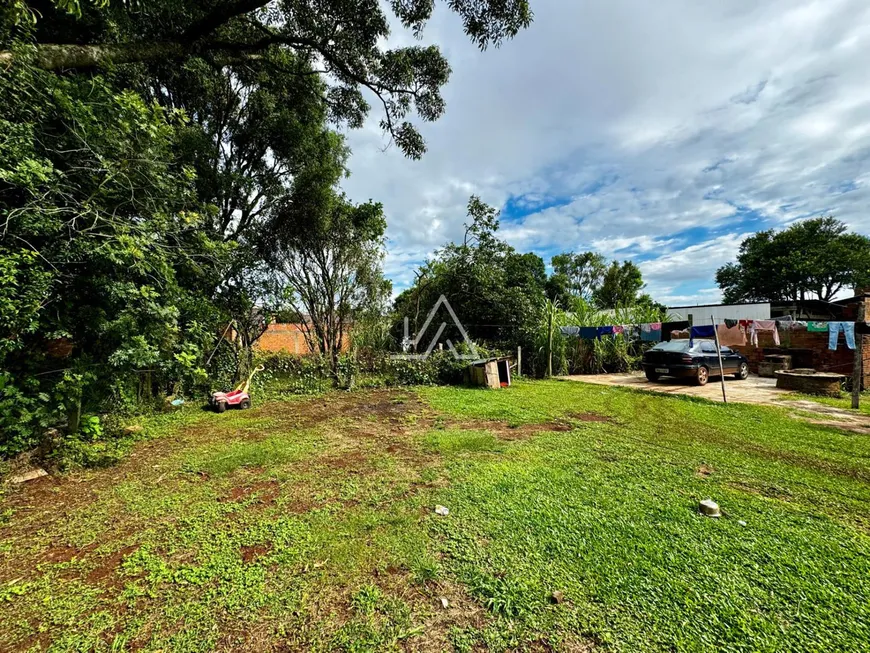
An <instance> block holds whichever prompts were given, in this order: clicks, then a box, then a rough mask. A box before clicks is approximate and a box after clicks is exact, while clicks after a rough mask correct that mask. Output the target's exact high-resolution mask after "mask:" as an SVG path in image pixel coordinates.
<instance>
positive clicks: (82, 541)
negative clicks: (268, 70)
mask: <svg viewBox="0 0 870 653" xmlns="http://www.w3.org/2000/svg"><path fill="white" fill-rule="evenodd" d="M416 395H418V396H419V397H421V398H422V400H423V401H422V402H420V401H417V400H416V398H415V396H414V393H406V392H399V391H381V392H378V393H374V394H365V393H360V394H347V393H336V394H334V395H329V396H327V397H326V398H323V399H321V398H317V399H313V400H302V401H294V402H291V403H272V404H267V405H264V406H262V407H260V408H258V409H254V410H251V411H247V412H233V413H227V414H226V415H222V416H217V415H210V414H207V413H206V414H204V415H198V416H196V417H195V418H190V417H188V416H182V417H181V418H180V419H179V422H177V423H176V424H175V425H174V426H173V424H172V423H171V419H169V418H167V420H165V423H162V424H161V425H160V429H159V432H153V431H152V433H151V434H150V437H152V438H154V439H152V440H150V441H149V442H148V443H144V444H140V445H138V446H137V449H136V450H135V452H134V455H133V457H132V458H130V459H128V460H127V461H125V462H123V463H121V464H120V465H119V466H118V467H116V468H108V469H105V470H97V471H92V472H78V473H76V474H74V475H72V476H71V477H70V478H69V479H67V480H65V481H64V482H63V484H62V485H58V486H55V485H51V484H47V485H46V486H45V487H42V488H40V489H39V490H38V491H37V490H36V489H32V488H28V487H24V488H22V489H21V490H20V491H19V492H10V493H9V494H8V495H7V496H6V497H4V499H3V505H0V513H3V514H4V520H3V522H2V524H0V649H4V650H5V649H13V650H18V649H26V648H28V647H33V648H36V647H37V646H41V647H43V648H48V647H51V648H52V650H58V651H73V650H125V649H127V648H144V649H145V650H164V651H200V650H201V651H207V650H248V651H259V650H263V651H265V650H274V649H275V648H288V649H293V650H300V649H301V650H323V651H327V650H347V651H380V650H401V649H403V648H406V649H410V650H421V649H423V650H445V649H446V650H451V649H453V650H460V651H471V650H480V649H488V650H514V649H526V648H527V649H532V650H540V649H541V648H545V647H552V648H554V649H556V650H587V649H589V648H590V647H591V648H594V649H596V650H597V649H600V650H613V651H709V650H731V651H807V650H818V651H822V650H824V651H857V650H862V649H864V648H866V644H867V642H868V641H870V536H868V533H870V518H868V515H867V509H866V506H867V505H868V504H870V464H868V463H870V440H868V439H867V438H865V437H861V436H856V435H854V434H847V433H845V432H842V431H839V430H836V429H830V428H826V427H822V426H818V425H813V424H809V423H807V422H804V421H801V420H799V419H795V418H794V417H793V416H791V415H789V414H788V412H787V411H786V410H784V409H778V408H769V407H762V406H748V405H738V404H728V405H722V404H713V403H708V402H705V401H701V400H691V399H687V398H683V397H669V396H661V395H652V394H645V393H637V392H631V391H628V390H624V389H619V388H609V387H601V386H593V385H585V384H580V383H574V382H560V381H551V382H525V383H518V384H516V385H515V386H514V387H512V388H510V389H508V390H500V391H484V390H476V389H465V388H420V389H419V390H418V391H417V393H416ZM323 402H326V405H325V407H324V406H323V405H322V404H323ZM318 406H320V407H319V408H318ZM306 411H307V412H306ZM564 424H568V425H570V426H571V428H570V430H564V429H562V430H558V429H556V430H549V429H551V428H552V429H555V425H564ZM506 425H509V426H515V427H518V428H516V429H510V428H507V427H506ZM524 425H542V426H535V427H524ZM547 425H549V426H547ZM708 497H709V498H713V499H715V500H716V501H717V502H719V503H720V505H721V507H722V509H723V512H724V516H723V517H722V518H721V519H710V518H706V517H702V516H701V515H699V514H698V511H697V502H698V501H699V500H700V499H703V498H708ZM436 504H442V505H445V506H447V507H448V508H449V509H450V515H449V516H447V517H442V516H439V515H436V514H434V512H433V508H434V506H435V505H436ZM556 591H558V592H561V593H562V595H563V597H564V600H563V601H562V602H561V603H556V602H554V601H553V600H551V597H552V595H553V592H556ZM442 596H443V597H446V598H447V599H448V600H449V604H450V609H449V610H444V609H443V608H442V607H441V604H440V601H439V598H440V597H442ZM584 647H585V648H584Z"/></svg>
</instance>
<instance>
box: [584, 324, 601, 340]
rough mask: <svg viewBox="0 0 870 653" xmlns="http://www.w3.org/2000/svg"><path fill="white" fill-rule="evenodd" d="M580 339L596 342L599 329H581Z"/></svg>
mask: <svg viewBox="0 0 870 653" xmlns="http://www.w3.org/2000/svg"><path fill="white" fill-rule="evenodd" d="M580 337H581V338H582V339H583V340H595V339H596V338H597V337H598V327H580Z"/></svg>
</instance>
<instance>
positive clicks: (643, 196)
mask: <svg viewBox="0 0 870 653" xmlns="http://www.w3.org/2000/svg"><path fill="white" fill-rule="evenodd" d="M531 5H532V10H533V11H534V14H535V19H534V22H533V23H532V25H531V26H530V27H529V28H528V29H527V30H525V31H524V32H522V33H520V34H519V35H518V36H517V37H516V38H515V39H513V40H511V41H507V42H505V43H504V44H503V45H502V47H501V48H499V49H490V50H487V51H485V52H480V51H479V50H478V49H477V48H475V47H474V46H473V45H472V44H471V43H470V42H469V41H468V39H467V38H466V37H465V35H464V34H463V32H462V27H461V24H460V22H459V21H458V19H457V18H456V16H455V15H453V14H452V13H451V12H450V11H449V9H448V8H447V6H446V4H445V3H443V2H437V3H436V8H435V13H434V15H433V18H432V20H431V21H430V22H429V24H428V25H427V27H426V30H425V31H424V33H423V38H422V40H421V41H420V42H421V43H423V44H430V43H436V44H438V45H439V46H440V47H441V49H442V52H443V53H444V54H445V56H446V57H447V58H448V60H449V61H450V64H451V67H452V69H453V74H452V76H451V79H450V82H449V83H448V85H447V86H446V87H445V88H444V89H443V93H444V97H445V99H446V101H447V111H446V113H445V115H444V116H443V117H442V118H441V119H439V120H438V121H437V122H434V123H423V124H422V125H421V124H420V123H419V121H418V122H417V124H418V126H420V127H421V132H422V133H423V135H424V137H425V138H426V141H427V143H428V148H429V149H428V152H427V153H426V154H425V155H424V156H423V158H422V160H420V161H411V160H409V159H406V158H405V157H403V156H402V154H401V152H400V151H399V150H398V149H397V148H396V147H394V146H393V147H390V146H389V139H388V137H387V136H385V135H384V134H383V132H382V131H381V129H380V128H379V127H378V121H379V120H380V115H379V114H378V112H377V110H376V109H374V108H373V110H372V113H371V115H370V116H369V120H368V122H367V124H366V126H365V127H364V128H363V129H359V130H355V131H351V132H349V133H348V141H349V145H350V147H351V148H352V150H353V154H352V156H351V159H350V164H349V165H350V171H351V175H350V177H349V178H348V179H346V180H345V181H344V183H343V186H344V189H345V191H346V192H347V194H348V195H349V196H350V197H351V198H352V199H353V200H355V201H365V200H368V199H374V200H376V201H379V202H382V203H383V205H384V210H385V213H386V216H387V223H388V229H387V237H388V243H387V259H386V262H385V272H386V273H387V276H388V277H389V278H390V279H391V280H392V281H393V285H394V290H395V291H401V290H402V289H403V288H405V287H407V286H408V285H410V284H411V282H412V281H413V278H414V270H415V269H416V268H417V266H418V265H420V264H421V263H422V262H423V261H425V259H426V258H427V257H429V256H431V255H432V254H433V252H434V251H435V250H436V249H438V248H439V247H440V246H442V245H443V244H444V243H446V242H448V241H451V240H457V239H459V238H461V235H462V232H463V223H464V222H465V221H466V215H465V206H466V203H467V202H468V198H469V196H470V195H471V194H477V195H479V196H480V197H481V199H482V200H483V201H485V202H487V203H488V204H491V205H493V206H496V207H498V208H500V209H501V211H502V213H501V230H500V235H501V237H502V238H504V239H505V240H507V241H508V242H509V243H510V244H511V245H513V246H514V247H516V248H517V249H518V250H520V251H523V252H526V251H533V252H536V253H537V254H539V255H540V256H541V257H543V258H544V260H545V261H546V262H547V263H548V264H549V261H550V258H551V257H552V256H553V255H554V254H557V253H559V252H562V251H586V250H589V249H593V250H596V251H599V252H602V253H603V254H605V255H606V256H607V257H609V258H613V259H619V260H632V261H635V262H636V263H637V264H638V265H639V266H640V268H641V270H642V272H643V275H644V279H645V281H646V282H647V288H646V291H647V292H649V293H650V294H652V296H653V297H654V298H655V299H656V300H658V301H660V302H663V303H665V304H667V305H671V306H675V305H682V304H695V303H705V302H716V301H719V300H720V299H721V294H720V292H719V290H718V288H717V287H716V283H715V280H714V276H715V272H716V269H717V268H718V267H720V266H722V265H723V264H725V263H727V262H729V261H731V260H734V258H735V257H736V255H737V253H738V248H739V245H740V242H741V240H742V239H743V238H745V237H746V236H748V235H750V234H752V233H753V232H755V231H758V230H761V229H769V228H782V227H783V226H787V225H788V224H789V223H791V222H793V221H795V220H799V219H801V218H806V217H812V216H817V215H829V214H833V215H834V216H836V217H837V218H839V219H841V220H843V221H844V222H846V224H847V225H848V226H849V227H850V228H851V229H853V230H855V231H857V232H859V233H864V234H870V210H868V208H870V165H868V164H870V83H868V82H870V72H868V65H867V64H868V62H870V3H868V2H867V1H866V0H821V1H816V0H765V1H764V2H758V1H757V0H728V2H698V1H697V0H656V2H649V1H648V0H606V1H604V0H559V1H557V0H531ZM413 42H414V38H413V36H412V35H411V34H409V33H407V32H405V31H404V30H402V29H401V26H399V25H396V27H395V29H394V30H393V33H392V34H391V37H390V45H395V44H401V45H408V44H412V43H413ZM372 106H373V107H375V106H376V105H374V103H373V104H372Z"/></svg>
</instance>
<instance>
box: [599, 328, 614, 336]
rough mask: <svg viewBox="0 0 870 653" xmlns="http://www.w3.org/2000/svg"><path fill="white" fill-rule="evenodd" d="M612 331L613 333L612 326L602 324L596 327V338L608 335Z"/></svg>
mask: <svg viewBox="0 0 870 653" xmlns="http://www.w3.org/2000/svg"><path fill="white" fill-rule="evenodd" d="M612 333H613V327H612V326H603V327H598V338H599V339H600V338H601V336H609V335H611V334H612Z"/></svg>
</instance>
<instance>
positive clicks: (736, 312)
mask: <svg viewBox="0 0 870 653" xmlns="http://www.w3.org/2000/svg"><path fill="white" fill-rule="evenodd" d="M668 315H669V316H670V319H672V320H689V321H690V322H692V324H694V325H696V326H700V325H704V324H710V316H711V315H712V316H713V319H714V320H716V322H717V323H719V322H721V321H722V320H769V319H770V304H769V303H764V304H711V305H706V306H674V307H669V308H668ZM690 316H691V317H690Z"/></svg>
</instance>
